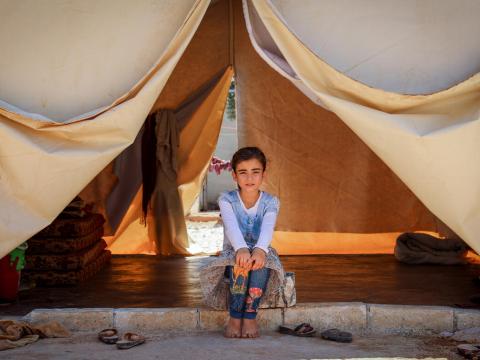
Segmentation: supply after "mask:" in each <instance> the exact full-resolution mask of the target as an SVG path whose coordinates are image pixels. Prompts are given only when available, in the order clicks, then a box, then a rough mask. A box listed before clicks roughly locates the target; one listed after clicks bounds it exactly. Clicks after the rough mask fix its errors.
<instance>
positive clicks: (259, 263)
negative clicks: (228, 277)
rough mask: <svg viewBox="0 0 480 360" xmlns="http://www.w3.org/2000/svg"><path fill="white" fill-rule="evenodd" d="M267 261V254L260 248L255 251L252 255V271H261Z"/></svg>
mask: <svg viewBox="0 0 480 360" xmlns="http://www.w3.org/2000/svg"><path fill="white" fill-rule="evenodd" d="M266 261H267V254H266V253H265V251H263V250H262V249H260V248H255V249H253V253H252V262H253V265H252V270H259V269H262V268H263V267H264V266H265V262H266Z"/></svg>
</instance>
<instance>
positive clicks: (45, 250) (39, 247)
mask: <svg viewBox="0 0 480 360" xmlns="http://www.w3.org/2000/svg"><path fill="white" fill-rule="evenodd" d="M102 236H103V226H100V227H99V228H97V229H95V230H94V231H92V232H91V233H90V234H87V235H84V236H79V237H66V238H58V237H48V238H32V239H30V240H28V249H27V255H31V254H48V255H51V254H66V253H74V252H78V251H80V250H83V249H86V248H88V247H90V246H92V245H93V244H94V243H95V242H97V241H98V239H100V238H101V237H102Z"/></svg>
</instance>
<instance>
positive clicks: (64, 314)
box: [23, 303, 480, 335]
mask: <svg viewBox="0 0 480 360" xmlns="http://www.w3.org/2000/svg"><path fill="white" fill-rule="evenodd" d="M227 318H228V314H227V312H226V311H216V310H212V309H208V308H161V309H158V308H157V309H154V308H152V309H150V308H132V309H113V308H105V309H99V308H94V309H85V308H82V309H79V308H69V309H35V310H33V311H32V312H30V313H29V314H27V315H26V316H25V317H23V319H24V320H26V321H30V322H32V323H38V322H47V321H58V322H60V323H61V324H63V325H64V326H65V327H66V328H68V329H69V330H71V331H99V330H101V329H105V328H111V327H116V328H117V329H119V330H121V331H126V330H129V331H140V330H141V331H162V330H169V331H183V332H192V331H200V330H213V331H216V330H221V329H222V328H223V327H224V325H225V322H226V320H227ZM258 321H259V325H260V328H261V329H265V330H276V329H277V328H278V326H279V325H281V324H285V323H286V324H299V323H302V322H309V323H310V324H311V325H312V326H314V327H315V328H316V329H317V330H319V331H321V330H324V329H328V328H339V329H343V330H347V331H351V332H354V333H356V334H399V335H411V334H414V335H429V334H437V333H440V332H442V331H456V330H462V329H467V328H471V327H476V326H480V310H470V309H457V308H452V307H444V306H413V305H381V304H365V303H304V304H297V305H296V306H294V307H291V308H287V309H261V310H260V311H259V315H258Z"/></svg>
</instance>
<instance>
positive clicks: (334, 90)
mask: <svg viewBox="0 0 480 360" xmlns="http://www.w3.org/2000/svg"><path fill="white" fill-rule="evenodd" d="M243 3H244V13H245V16H246V21H247V28H248V30H249V34H250V37H251V40H252V43H253V44H254V47H255V49H256V50H257V52H258V53H259V55H260V56H261V57H262V58H263V59H264V60H265V61H267V62H268V63H269V64H270V65H271V66H272V67H273V68H274V69H276V70H277V71H279V72H280V73H281V74H282V75H283V76H285V77H287V78H288V79H289V80H290V81H292V83H294V84H295V85H296V86H297V87H298V88H299V89H300V90H301V91H303V92H304V93H305V94H306V95H307V96H308V97H309V98H310V99H312V100H313V101H314V102H316V103H317V104H320V105H322V106H324V107H326V108H327V109H329V110H331V111H333V112H335V113H336V114H337V115H338V116H339V117H340V118H341V119H342V120H343V121H344V122H345V123H346V124H347V125H348V126H349V127H350V128H351V129H352V130H353V131H354V132H355V133H356V134H357V135H358V136H359V137H360V138H361V139H362V140H363V141H364V142H365V143H366V144H367V145H369V146H370V147H371V148H372V149H373V150H374V151H375V153H376V154H377V155H378V156H379V157H380V158H382V160H383V161H385V163H386V164H387V165H388V166H389V167H390V168H391V169H392V170H393V171H394V172H395V173H396V174H397V175H398V176H399V177H400V178H401V179H402V180H403V181H404V182H405V183H406V184H407V186H408V187H409V188H410V189H411V190H412V191H413V192H414V193H415V194H416V195H417V196H418V198H419V199H420V200H422V202H423V203H424V204H425V205H426V206H427V207H428V208H429V209H430V210H431V211H432V212H433V213H434V214H435V215H436V216H438V217H439V218H440V219H441V220H442V221H443V222H445V223H446V224H447V225H448V226H449V227H450V228H451V229H452V230H454V231H455V232H456V233H457V234H458V235H459V236H461V237H462V238H463V239H464V240H465V241H467V242H468V243H469V244H470V245H471V246H472V247H473V248H474V249H475V250H476V251H479V250H480V238H479V237H478V234H479V232H480V201H479V199H480V198H479V197H478V196H477V195H478V194H479V193H480V167H479V166H478V143H479V140H480V111H479V110H480V91H479V90H480V74H475V75H473V76H472V77H470V78H468V79H466V80H465V76H467V77H468V76H469V75H471V74H472V72H477V71H478V64H479V61H480V52H479V49H478V46H476V40H475V39H476V37H477V36H476V34H478V30H479V28H478V26H479V25H478V22H477V21H476V20H475V19H474V17H472V16H471V14H472V13H478V10H480V4H479V3H478V2H472V1H460V2H457V1H441V2H440V3H441V6H433V5H432V4H433V3H432V2H422V3H418V2H415V1H406V2H386V3H387V4H386V3H385V2H381V1H367V2H366V3H365V2H355V1H346V2H334V1H322V2H314V1H300V2H299V1H289V0H281V1H280V0H278V1H273V0H272V1H270V0H266V1H260V0H252V1H249V0H244V2H243ZM435 4H438V2H435ZM367 5H368V6H367ZM388 6H390V7H388ZM392 6H394V7H393V8H392ZM350 7H354V8H358V10H359V11H360V12H354V11H347V10H348V9H349V8H350ZM363 7H365V8H368V9H372V8H374V9H375V10H374V11H370V13H369V12H368V11H367V12H366V10H364V11H363V12H362V8H363ZM397 8H398V9H397ZM419 8H420V9H424V10H425V11H418V9H419ZM382 9H383V10H382ZM452 9H454V10H455V11H453V10H452ZM401 10H402V11H403V12H402V11H401ZM427 10H428V11H427ZM411 13H415V14H416V16H407V15H408V14H411ZM322 14H323V15H322ZM349 14H350V15H349ZM351 14H357V15H358V14H361V15H362V16H359V17H361V18H362V21H357V22H355V21H354V22H348V19H349V16H350V17H351V16H353V15H351ZM402 14H404V15H405V16H404V17H402ZM322 16H323V17H329V16H330V17H332V16H333V18H338V19H339V20H338V21H339V23H340V24H342V23H348V24H349V25H350V33H357V35H352V36H351V37H350V42H348V43H346V44H345V45H343V44H342V42H341V38H342V36H340V39H335V37H334V35H335V34H324V35H319V29H318V27H319V26H322V25H318V24H321V23H322V21H321V18H322ZM441 19H449V22H443V23H442V22H441ZM450 20H452V21H451V22H450ZM395 21H397V22H399V24H398V26H400V27H406V28H408V29H409V31H408V33H409V37H408V38H401V37H400V38H399V39H398V41H397V42H396V43H392V44H391V46H390V47H388V46H386V45H385V44H387V43H385V42H382V41H380V40H379V39H377V38H376V37H380V38H381V37H382V36H384V37H388V36H389V35H390V34H389V26H390V24H392V23H393V24H395ZM309 24H310V25H311V26H310V27H309ZM315 24H317V25H315ZM355 25H356V26H355ZM360 25H363V28H362V26H360ZM440 25H441V26H440ZM371 27H374V29H375V31H376V32H377V34H376V35H377V36H376V37H374V39H373V41H371V40H372V39H371V38H370V37H369V36H365V37H363V38H362V40H363V41H361V42H359V41H358V36H362V35H361V34H362V31H363V30H365V28H367V30H369V29H370V28H371ZM396 27H397V26H394V28H396ZM452 27H453V30H452V33H451V34H447V36H443V34H438V33H437V32H436V31H438V30H439V29H442V30H445V31H448V30H451V29H452ZM397 28H398V27H397ZM367 33H368V32H367ZM452 34H453V35H452ZM340 35H344V32H341V34H340ZM332 37H333V39H332ZM458 37H461V38H462V40H463V39H464V41H462V42H461V45H458V42H457V41H458V40H457V39H458ZM327 38H328V39H330V40H329V44H336V45H337V46H340V47H346V48H348V47H350V49H348V50H345V51H346V52H345V51H344V54H341V55H338V54H337V55H336V54H334V53H331V54H330V55H328V56H327V57H329V58H330V60H331V61H333V62H335V61H338V59H341V58H343V57H344V56H346V55H348V56H350V57H351V59H350V60H348V61H352V62H351V63H349V64H343V65H342V64H340V65H338V64H336V63H335V64H333V65H336V67H334V66H331V65H332V64H328V63H327V62H325V61H324V60H323V59H322V58H324V57H325V54H328V50H327V49H328V47H327V46H326V44H325V39H327ZM344 38H345V36H344ZM322 40H323V41H324V43H322V42H321V41H322ZM424 43H428V44H429V49H430V50H429V51H426V52H422V51H416V50H417V49H421V47H422V45H423V44H424ZM364 44H368V45H369V46H371V47H373V48H372V49H370V50H369V52H368V53H369V54H371V55H372V56H370V57H368V56H367V57H366V58H365V60H364V61H363V62H362V61H361V58H362V56H363V57H365V55H366V54H365V53H362V51H363V50H364V46H366V45H364ZM382 46H384V48H382ZM385 46H386V47H385ZM402 49H403V50H402ZM434 49H436V52H435V51H434ZM456 50H458V51H456ZM320 51H322V54H319V53H318V52H320ZM382 51H383V53H384V54H385V57H382V56H380V54H382ZM398 51H400V52H399V53H400V54H403V55H404V56H402V57H400V58H399V57H396V56H394V55H395V54H396V53H397V52H398ZM451 52H455V56H454V58H457V57H458V58H459V59H460V60H456V63H455V66H452V65H450V66H448V65H449V64H448V63H447V64H446V63H445V61H444V59H445V57H446V56H449V54H450V53H451ZM389 54H390V55H389ZM407 54H408V56H407ZM387 55H389V56H387ZM410 56H411V57H412V59H413V60H412V62H410V60H408V61H405V60H404V59H405V58H408V57H410ZM346 61H347V60H346ZM408 64H410V65H408ZM416 64H418V65H416ZM457 65H458V66H457ZM349 67H350V68H349ZM353 68H358V69H362V68H363V70H364V71H363V70H362V71H360V70H359V71H358V72H357V71H354V69H353ZM370 68H375V69H376V71H372V70H371V69H370ZM338 69H341V70H343V71H344V72H346V73H347V74H348V76H347V75H345V74H344V73H342V71H339V70H338ZM386 69H387V70H386ZM417 71H418V72H419V73H421V74H423V75H424V77H423V81H417V80H418V79H416V77H415V76H412V75H411V74H416V72H417ZM439 72H440V73H439ZM439 77H440V78H442V80H441V81H439V80H438V78H439ZM355 78H356V79H355ZM452 85H454V86H452ZM449 86H450V87H449ZM446 87H449V88H446ZM387 90H389V91H387ZM401 92H410V93H423V92H427V93H428V92H432V93H431V94H428V95H405V94H402V93H401Z"/></svg>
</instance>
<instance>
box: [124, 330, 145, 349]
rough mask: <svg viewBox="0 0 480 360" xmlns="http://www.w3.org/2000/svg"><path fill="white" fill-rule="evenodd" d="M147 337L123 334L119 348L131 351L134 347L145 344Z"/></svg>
mask: <svg viewBox="0 0 480 360" xmlns="http://www.w3.org/2000/svg"><path fill="white" fill-rule="evenodd" d="M144 342H145V337H143V336H142V335H138V334H134V333H125V334H123V338H122V340H119V341H117V348H118V349H120V350H125V349H130V348H132V347H134V346H137V345H140V344H143V343H144Z"/></svg>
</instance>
